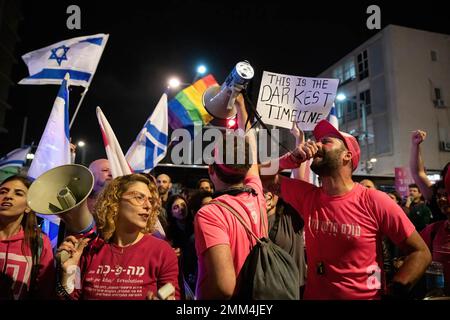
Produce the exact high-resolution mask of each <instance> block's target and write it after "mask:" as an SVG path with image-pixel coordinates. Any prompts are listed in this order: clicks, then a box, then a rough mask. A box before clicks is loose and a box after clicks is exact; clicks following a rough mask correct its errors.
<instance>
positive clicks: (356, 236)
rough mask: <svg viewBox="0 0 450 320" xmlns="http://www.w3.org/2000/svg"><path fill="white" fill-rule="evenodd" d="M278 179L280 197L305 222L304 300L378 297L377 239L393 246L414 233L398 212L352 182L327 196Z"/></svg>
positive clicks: (379, 194) (374, 192)
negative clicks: (344, 190) (346, 188)
mask: <svg viewBox="0 0 450 320" xmlns="http://www.w3.org/2000/svg"><path fill="white" fill-rule="evenodd" d="M281 179H282V180H281V197H282V198H283V199H284V200H285V201H286V202H288V203H289V204H291V205H292V206H293V207H294V208H295V209H297V211H298V212H299V213H300V214H301V215H302V217H303V219H304V221H305V237H306V239H305V242H306V248H307V259H308V273H307V281H306V289H305V295H304V297H305V299H315V300H318V299H332V300H336V299H379V298H380V296H381V292H380V291H381V290H380V289H381V288H382V285H381V282H382V281H383V280H382V279H383V278H384V275H383V273H382V267H383V259H382V247H381V241H382V235H386V236H388V237H389V238H390V239H391V240H392V241H393V242H394V243H395V244H399V243H401V242H402V241H404V240H405V239H406V238H408V237H409V236H410V235H411V234H412V233H413V232H414V230H415V228H414V225H413V224H412V223H411V222H410V220H409V219H408V217H407V216H406V214H405V213H404V212H403V210H402V209H401V208H400V207H399V206H398V205H397V204H396V203H395V202H394V201H392V199H390V198H389V196H387V195H386V194H385V193H383V192H381V191H378V190H373V189H367V188H365V187H363V186H361V185H360V184H357V183H355V184H354V186H353V188H352V190H351V191H349V192H347V193H346V194H344V195H340V196H329V195H327V194H326V193H325V192H323V190H322V188H319V187H316V186H314V185H312V184H309V183H307V182H304V181H300V180H293V179H288V178H285V177H282V178H281Z"/></svg>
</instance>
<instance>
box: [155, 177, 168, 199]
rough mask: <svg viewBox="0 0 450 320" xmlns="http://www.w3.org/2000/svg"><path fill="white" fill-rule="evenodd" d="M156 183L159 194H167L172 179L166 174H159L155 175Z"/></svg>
mask: <svg viewBox="0 0 450 320" xmlns="http://www.w3.org/2000/svg"><path fill="white" fill-rule="evenodd" d="M156 185H157V186H158V192H159V195H160V196H163V195H167V194H168V193H169V190H170V189H171V188H172V179H170V177H169V176H168V175H167V174H160V175H159V176H157V177H156Z"/></svg>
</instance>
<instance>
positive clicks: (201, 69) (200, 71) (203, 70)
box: [197, 64, 208, 75]
mask: <svg viewBox="0 0 450 320" xmlns="http://www.w3.org/2000/svg"><path fill="white" fill-rule="evenodd" d="M207 70H208V69H207V68H206V67H205V66H204V65H203V64H201V65H199V66H198V67H197V74H199V75H204V74H205V73H206V71H207Z"/></svg>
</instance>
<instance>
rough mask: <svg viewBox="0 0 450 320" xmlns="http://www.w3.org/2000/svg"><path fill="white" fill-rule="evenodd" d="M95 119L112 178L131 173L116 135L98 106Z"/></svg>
mask: <svg viewBox="0 0 450 320" xmlns="http://www.w3.org/2000/svg"><path fill="white" fill-rule="evenodd" d="M96 111H97V119H98V123H99V125H100V130H101V131H102V137H103V143H104V144H105V150H106V156H107V157H108V161H109V166H110V168H111V175H112V176H113V178H117V177H120V176H124V175H127V174H131V173H132V172H131V169H130V166H129V165H128V163H127V160H126V159H125V156H124V155H123V152H122V148H121V147H120V144H119V141H117V138H116V135H115V134H114V131H113V130H112V128H111V126H110V125H109V122H108V120H106V117H105V115H104V114H103V112H102V109H100V107H97V110H96Z"/></svg>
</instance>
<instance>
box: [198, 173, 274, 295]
mask: <svg viewBox="0 0 450 320" xmlns="http://www.w3.org/2000/svg"><path fill="white" fill-rule="evenodd" d="M244 184H245V185H247V186H249V187H252V188H253V189H255V191H256V192H257V194H258V195H257V196H256V197H255V196H253V195H252V194H249V193H246V192H243V193H240V194H238V195H237V196H231V195H227V194H225V195H223V196H220V197H217V198H216V199H215V200H218V201H221V202H224V203H226V204H228V205H229V206H231V207H232V208H234V209H235V210H236V211H237V212H238V213H239V214H240V216H241V217H242V218H243V220H244V221H245V222H246V223H247V225H249V226H251V228H252V231H253V233H255V235H256V236H258V237H259V238H260V237H262V236H267V212H266V201H265V199H264V193H263V190H262V185H261V180H260V178H259V176H248V177H246V178H245V180H244ZM260 208H261V209H262V214H263V219H264V221H263V224H264V226H265V228H264V231H263V230H261V229H260V225H261V223H260V220H261V219H260ZM194 227H195V248H196V251H197V256H198V281H197V292H199V290H201V288H202V283H203V281H204V280H205V278H206V277H207V274H208V270H206V269H205V265H204V259H203V257H204V253H205V251H206V250H207V249H209V248H211V247H214V246H216V245H219V244H227V245H229V246H230V249H231V256H232V257H233V264H234V270H235V272H236V277H237V276H238V274H239V272H240V270H241V268H242V265H243V264H244V261H245V259H246V258H247V256H248V254H249V252H250V250H251V248H252V247H253V246H254V245H255V243H256V241H255V240H254V239H253V238H251V240H250V239H249V236H248V235H247V232H246V231H245V229H244V227H243V226H242V224H241V223H240V222H239V221H238V220H237V219H236V218H235V217H234V215H233V214H232V213H231V212H229V211H228V210H227V209H225V208H223V207H219V206H218V205H216V204H209V205H206V206H204V207H202V208H201V209H200V210H199V211H198V213H197V214H196V216H195V221H194ZM197 295H198V294H197ZM200 296H201V295H200Z"/></svg>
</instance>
